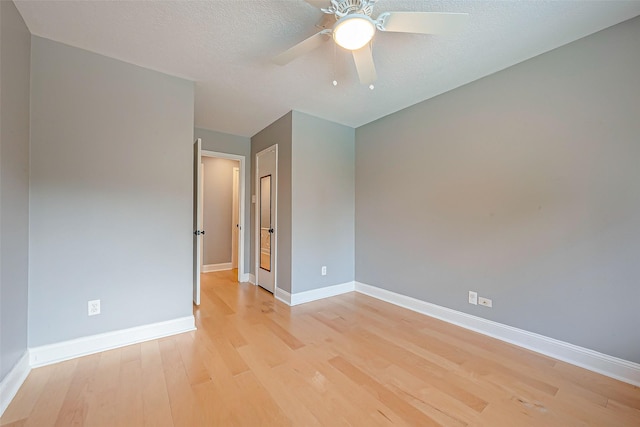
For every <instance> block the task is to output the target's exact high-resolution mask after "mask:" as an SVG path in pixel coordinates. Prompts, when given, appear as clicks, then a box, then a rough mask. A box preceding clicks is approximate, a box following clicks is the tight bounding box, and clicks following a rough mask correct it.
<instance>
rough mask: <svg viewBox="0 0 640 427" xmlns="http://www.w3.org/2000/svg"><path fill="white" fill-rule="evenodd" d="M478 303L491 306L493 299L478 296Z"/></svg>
mask: <svg viewBox="0 0 640 427" xmlns="http://www.w3.org/2000/svg"><path fill="white" fill-rule="evenodd" d="M478 303H479V304H480V305H484V306H485V307H493V301H491V300H490V299H489V298H485V297H480V298H478Z"/></svg>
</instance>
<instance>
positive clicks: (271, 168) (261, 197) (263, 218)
mask: <svg viewBox="0 0 640 427" xmlns="http://www.w3.org/2000/svg"><path fill="white" fill-rule="evenodd" d="M256 170H257V171H258V172H257V174H256V180H257V183H256V184H257V185H256V188H257V193H258V194H257V197H256V212H257V214H256V218H257V219H258V221H257V229H258V232H257V233H256V238H257V242H256V247H257V249H258V250H257V251H256V252H257V254H256V257H257V259H256V264H257V265H256V271H257V274H256V284H257V285H259V286H262V287H263V288H264V289H266V290H268V291H269V292H272V293H273V292H275V287H276V255H277V245H276V243H277V236H278V231H277V229H276V225H277V216H276V215H277V188H278V145H277V144H276V145H273V146H271V147H269V148H267V149H266V150H263V151H261V152H259V153H258V154H257V155H256Z"/></svg>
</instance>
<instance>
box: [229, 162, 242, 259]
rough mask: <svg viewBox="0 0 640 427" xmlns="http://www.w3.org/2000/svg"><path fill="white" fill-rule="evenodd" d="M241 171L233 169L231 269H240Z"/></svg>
mask: <svg viewBox="0 0 640 427" xmlns="http://www.w3.org/2000/svg"><path fill="white" fill-rule="evenodd" d="M239 179H240V170H239V169H238V168H233V202H232V207H231V268H238V238H239V235H240V217H239V209H238V181H239Z"/></svg>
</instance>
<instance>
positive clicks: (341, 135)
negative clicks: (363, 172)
mask: <svg viewBox="0 0 640 427" xmlns="http://www.w3.org/2000/svg"><path fill="white" fill-rule="evenodd" d="M292 126H293V131H292V141H293V146H292V147H293V148H292V156H291V157H292V159H293V163H292V171H291V199H292V201H293V203H292V206H291V219H292V226H291V227H292V230H293V233H292V250H291V266H292V272H291V283H292V285H291V287H292V290H293V293H297V292H303V291H308V290H311V289H317V288H322V287H325V286H331V285H336V284H340V283H345V282H350V281H352V280H353V279H354V217H355V208H354V185H355V176H354V163H355V130H354V129H353V128H350V127H347V126H343V125H339V124H336V123H333V122H329V121H327V120H323V119H319V118H316V117H313V116H310V115H307V114H303V113H300V112H297V111H294V112H293V121H292ZM323 265H324V266H326V267H327V275H326V276H322V275H321V274H320V270H321V267H322V266H323Z"/></svg>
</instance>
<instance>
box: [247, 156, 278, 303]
mask: <svg viewBox="0 0 640 427" xmlns="http://www.w3.org/2000/svg"><path fill="white" fill-rule="evenodd" d="M274 148H275V151H276V170H275V174H274V175H275V185H274V186H273V187H274V189H275V191H274V194H273V197H275V199H274V204H275V206H276V208H275V212H273V223H274V224H275V225H276V233H275V234H276V238H275V239H273V240H272V241H271V248H272V250H273V259H272V262H273V264H272V265H273V268H274V272H273V296H274V297H275V296H276V292H277V291H278V264H277V262H278V236H279V234H278V233H279V230H278V144H273V145H271V146H269V147H267V148H265V149H264V150H261V151H259V152H257V153H256V157H255V162H256V169H255V170H256V176H255V185H256V186H255V187H254V188H255V194H254V195H253V197H255V202H256V203H255V207H254V210H255V217H254V218H255V221H254V222H255V272H256V276H255V277H256V280H255V282H256V283H254V285H256V286H258V271H259V269H260V203H259V200H258V198H259V197H260V173H259V172H260V168H259V166H260V160H259V158H260V155H261V154H263V153H266V152H267V151H269V150H272V149H274Z"/></svg>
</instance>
